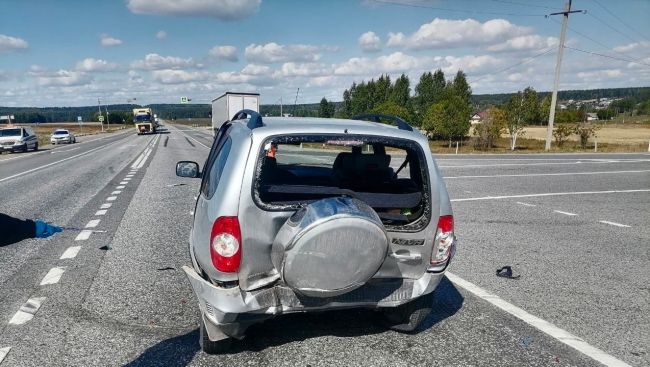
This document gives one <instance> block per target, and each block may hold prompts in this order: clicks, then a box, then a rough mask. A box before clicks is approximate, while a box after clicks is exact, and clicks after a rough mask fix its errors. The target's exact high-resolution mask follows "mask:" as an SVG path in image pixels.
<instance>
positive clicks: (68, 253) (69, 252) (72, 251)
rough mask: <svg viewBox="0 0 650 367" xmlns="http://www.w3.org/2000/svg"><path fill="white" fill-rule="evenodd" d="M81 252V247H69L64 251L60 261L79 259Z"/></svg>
mask: <svg viewBox="0 0 650 367" xmlns="http://www.w3.org/2000/svg"><path fill="white" fill-rule="evenodd" d="M79 250H81V246H71V247H68V248H67V249H66V250H65V251H63V255H61V257H60V258H59V259H60V260H65V259H74V258H75V257H77V254H78V253H79Z"/></svg>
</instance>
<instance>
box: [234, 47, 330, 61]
mask: <svg viewBox="0 0 650 367" xmlns="http://www.w3.org/2000/svg"><path fill="white" fill-rule="evenodd" d="M336 50H338V48H336V47H330V46H314V45H279V44H277V43H275V42H271V43H267V44H265V45H257V44H251V45H248V46H246V49H245V50H244V55H245V56H246V60H248V61H249V62H256V63H261V64H270V63H277V62H291V61H295V62H312V61H318V60H319V59H320V57H321V54H320V53H321V52H322V51H336Z"/></svg>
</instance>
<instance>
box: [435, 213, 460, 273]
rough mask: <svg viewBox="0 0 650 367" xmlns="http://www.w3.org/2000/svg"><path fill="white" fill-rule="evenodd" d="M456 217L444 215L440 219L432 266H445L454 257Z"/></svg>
mask: <svg viewBox="0 0 650 367" xmlns="http://www.w3.org/2000/svg"><path fill="white" fill-rule="evenodd" d="M454 240H455V237H454V217H453V216H452V215H443V216H441V217H440V219H438V229H437V230H436V237H435V239H434V240H433V253H431V265H433V266H438V265H443V264H444V263H445V262H446V261H448V260H449V259H450V258H451V257H453V256H454V251H455V248H454Z"/></svg>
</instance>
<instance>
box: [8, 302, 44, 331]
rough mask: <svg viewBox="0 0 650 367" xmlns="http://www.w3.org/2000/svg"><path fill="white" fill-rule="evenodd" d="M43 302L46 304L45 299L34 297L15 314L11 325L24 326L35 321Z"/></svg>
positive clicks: (10, 322) (10, 321)
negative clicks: (30, 321) (32, 320)
mask: <svg viewBox="0 0 650 367" xmlns="http://www.w3.org/2000/svg"><path fill="white" fill-rule="evenodd" d="M43 302H45V297H34V298H30V299H28V300H27V302H25V304H24V305H22V306H20V309H19V310H18V311H17V312H16V313H15V314H14V316H13V317H12V318H11V320H9V324H12V325H22V324H24V323H26V322H28V321H29V320H31V319H33V318H34V315H35V314H36V312H38V309H39V308H41V305H42V304H43Z"/></svg>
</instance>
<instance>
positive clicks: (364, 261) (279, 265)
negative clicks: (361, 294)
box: [272, 197, 388, 297]
mask: <svg viewBox="0 0 650 367" xmlns="http://www.w3.org/2000/svg"><path fill="white" fill-rule="evenodd" d="M387 251H388V236H387V235H386V231H385V229H384V226H383V225H382V223H381V220H380V219H379V216H378V215H377V213H375V211H374V210H373V209H372V208H371V207H370V206H368V205H367V204H365V203H363V202H362V201H359V200H356V199H351V198H345V197H338V198H328V199H323V200H318V201H316V202H314V203H312V204H310V205H307V206H305V207H303V208H302V209H300V210H298V211H297V212H296V213H295V214H294V215H293V216H291V217H290V218H289V219H288V220H287V221H286V222H285V223H284V225H283V226H282V227H281V228H280V231H278V234H277V235H276V237H275V240H274V242H273V249H272V260H273V265H274V266H275V268H276V269H277V270H278V271H279V273H280V274H281V275H282V279H283V281H284V282H285V283H286V284H287V285H288V286H289V287H291V288H293V289H294V290H295V291H297V292H298V293H301V294H303V295H306V296H311V297H332V296H338V295H341V294H344V293H347V292H350V291H352V290H354V289H356V288H358V287H360V286H362V285H363V284H365V283H366V282H367V281H368V280H369V279H370V278H372V276H373V275H374V274H375V273H377V270H379V267H380V266H381V265H382V263H383V262H384V260H385V258H386V253H387Z"/></svg>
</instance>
